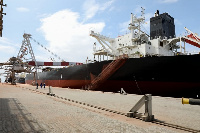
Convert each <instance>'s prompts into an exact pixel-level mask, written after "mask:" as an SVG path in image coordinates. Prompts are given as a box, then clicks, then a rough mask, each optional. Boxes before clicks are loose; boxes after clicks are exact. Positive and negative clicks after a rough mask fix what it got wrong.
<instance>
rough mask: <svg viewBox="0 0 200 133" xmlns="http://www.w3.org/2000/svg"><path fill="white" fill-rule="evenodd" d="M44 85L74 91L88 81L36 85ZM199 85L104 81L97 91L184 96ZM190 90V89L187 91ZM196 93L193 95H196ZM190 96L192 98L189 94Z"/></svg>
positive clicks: (58, 81)
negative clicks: (121, 90)
mask: <svg viewBox="0 0 200 133" xmlns="http://www.w3.org/2000/svg"><path fill="white" fill-rule="evenodd" d="M41 82H42V83H44V82H45V84H46V85H47V86H53V87H63V88H66V87H70V88H75V89H81V88H85V86H87V85H88V84H89V83H90V82H91V81H90V80H45V81H43V80H38V83H39V84H40V83H41ZM26 83H27V84H32V80H26ZM199 87H200V83H191V82H188V83H186V82H153V81H138V82H135V81H116V80H115V81H110V80H108V81H106V82H105V83H104V84H103V85H102V86H100V87H99V88H98V89H96V90H98V91H107V92H118V91H120V89H121V88H123V89H124V90H125V91H126V92H127V93H134V94H153V95H157V96H176V97H182V96H186V95H187V94H188V93H190V92H198V90H197V88H199ZM188 88H190V89H188ZM196 94H197V93H195V95H196ZM191 96H194V95H193V94H191Z"/></svg>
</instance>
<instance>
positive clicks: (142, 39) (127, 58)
mask: <svg viewBox="0 0 200 133" xmlns="http://www.w3.org/2000/svg"><path fill="white" fill-rule="evenodd" d="M144 20H145V18H144V9H143V8H142V15H141V17H136V16H135V15H133V14H131V21H130V24H129V26H128V29H129V30H130V33H128V34H125V35H123V36H118V37H117V38H110V37H106V36H103V35H100V34H98V33H95V32H94V31H91V33H90V36H92V37H94V38H96V39H97V41H98V42H99V43H100V44H101V46H102V47H101V48H99V49H98V48H97V47H96V43H94V45H93V50H94V53H93V54H94V60H93V62H90V63H88V62H87V63H86V64H80V65H73V66H69V67H66V68H56V69H55V68H54V69H49V68H48V69H44V70H43V72H40V73H37V75H36V74H33V73H31V74H27V75H26V83H27V84H32V83H33V81H35V79H36V81H37V82H38V83H45V84H46V85H50V86H56V87H69V88H74V89H89V90H98V91H108V92H118V91H120V90H121V88H123V90H124V91H126V93H133V94H152V95H157V96H170V97H197V96H198V95H199V94H200V78H199V75H200V69H199V68H200V55H199V54H189V53H186V50H185V42H186V43H190V44H192V45H194V46H197V47H200V39H199V37H198V36H197V35H196V34H194V33H192V32H191V31H189V30H188V29H187V28H186V30H187V31H188V32H190V34H189V35H186V36H181V37H176V36H175V25H174V18H173V17H171V16H170V15H169V14H168V13H163V14H159V11H158V10H157V11H156V13H155V15H154V17H152V18H150V35H148V34H147V33H145V32H144V31H142V30H141V25H142V24H143V23H144ZM177 42H180V43H179V45H177ZM178 49H179V52H178ZM29 63H30V64H31V63H32V64H33V63H34V62H29ZM37 64H38V63H37Z"/></svg>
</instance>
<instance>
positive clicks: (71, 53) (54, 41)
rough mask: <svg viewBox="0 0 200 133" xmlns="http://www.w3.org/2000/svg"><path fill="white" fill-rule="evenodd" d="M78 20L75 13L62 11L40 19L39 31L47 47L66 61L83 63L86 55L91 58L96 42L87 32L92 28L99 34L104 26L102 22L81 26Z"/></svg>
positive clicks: (78, 16) (77, 14) (77, 15)
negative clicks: (46, 42) (47, 44)
mask: <svg viewBox="0 0 200 133" xmlns="http://www.w3.org/2000/svg"><path fill="white" fill-rule="evenodd" d="M79 18H80V15H79V13H77V12H72V11H71V10H62V11H58V12H56V13H54V14H52V15H50V16H48V17H46V18H43V19H41V23H42V24H41V27H40V28H39V31H41V32H42V33H43V34H44V37H45V39H46V40H47V41H48V43H49V46H47V47H48V48H49V49H50V50H51V51H53V52H54V53H56V54H57V55H59V56H60V57H61V58H63V59H65V60H66V61H80V62H84V61H85V59H86V58H87V56H88V55H89V56H90V57H92V56H91V53H92V47H93V43H94V42H95V41H96V40H95V39H94V38H92V37H90V36H89V31H90V29H91V28H94V29H95V31H98V32H101V31H102V30H103V28H104V26H105V24H104V23H103V22H99V23H86V24H83V23H80V22H79V21H78V20H79ZM47 58H48V57H47Z"/></svg>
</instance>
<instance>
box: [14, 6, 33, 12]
mask: <svg viewBox="0 0 200 133" xmlns="http://www.w3.org/2000/svg"><path fill="white" fill-rule="evenodd" d="M17 11H18V12H29V11H30V10H29V9H28V8H25V7H19V8H17Z"/></svg>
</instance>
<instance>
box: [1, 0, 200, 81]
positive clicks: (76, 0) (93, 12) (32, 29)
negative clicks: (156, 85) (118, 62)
mask: <svg viewBox="0 0 200 133" xmlns="http://www.w3.org/2000/svg"><path fill="white" fill-rule="evenodd" d="M4 4H7V7H4V12H5V13H6V15H4V17H3V37H0V62H6V61H8V60H9V58H10V57H12V56H17V55H18V52H19V50H20V47H21V45H22V40H23V34H24V33H29V34H31V35H32V38H34V39H35V40H36V41H37V42H39V43H40V44H42V45H43V46H45V47H46V48H47V49H49V50H50V51H51V52H53V53H54V54H57V55H58V56H59V57H60V58H61V59H63V60H65V61H68V62H85V60H86V58H87V57H88V58H89V59H93V56H92V52H93V43H94V42H97V41H96V40H95V39H94V38H93V37H91V36H89V31H90V30H94V31H95V32H98V33H100V34H103V35H105V36H108V37H111V38H116V37H117V36H119V35H123V34H126V33H127V32H128V29H127V27H128V24H129V23H130V14H131V13H133V14H134V15H136V16H140V15H141V7H143V8H145V19H146V20H145V22H146V23H145V24H144V25H143V27H142V28H143V30H144V31H146V32H147V33H149V27H150V26H149V19H150V18H151V17H153V15H154V13H155V11H156V10H159V11H160V14H161V13H165V12H167V13H169V14H170V15H171V16H172V17H174V18H175V28H176V36H180V35H183V34H185V29H184V27H187V28H188V29H190V30H191V31H193V32H194V33H199V34H200V25H199V22H200V17H199V14H200V10H199V5H200V1H199V0H193V1H192V2H191V1H188V0H73V1H72V0H29V1H28V2H27V0H4ZM31 46H32V48H33V52H34V55H35V58H36V60H37V61H51V58H54V59H55V61H61V60H59V59H58V58H56V57H54V56H53V55H51V54H50V53H49V52H48V51H46V50H45V49H44V48H43V47H41V46H40V45H38V44H37V43H35V42H34V41H32V40H31ZM186 46H187V50H188V51H200V49H198V48H196V47H193V46H190V45H186ZM1 72H2V70H0V73H1ZM0 78H1V76H0Z"/></svg>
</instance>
